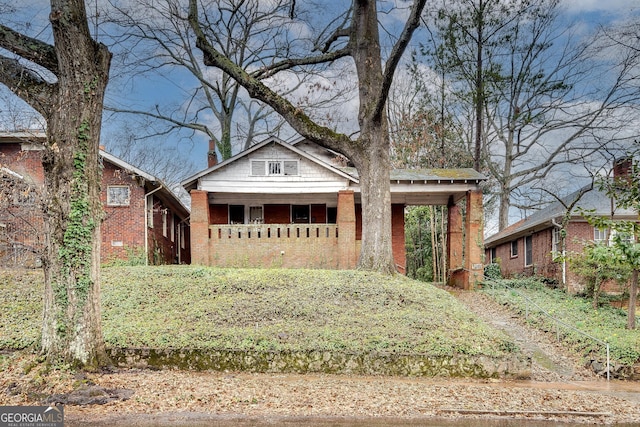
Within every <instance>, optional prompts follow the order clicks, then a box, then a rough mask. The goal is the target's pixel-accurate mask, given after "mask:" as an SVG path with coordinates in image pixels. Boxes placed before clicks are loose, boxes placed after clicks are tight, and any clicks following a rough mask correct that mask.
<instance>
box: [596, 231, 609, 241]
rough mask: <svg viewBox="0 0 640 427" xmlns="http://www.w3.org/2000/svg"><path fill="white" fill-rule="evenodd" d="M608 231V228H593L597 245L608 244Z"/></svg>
mask: <svg viewBox="0 0 640 427" xmlns="http://www.w3.org/2000/svg"><path fill="white" fill-rule="evenodd" d="M608 234H609V233H608V230H607V229H606V228H597V227H593V241H594V242H595V243H601V242H606V241H607V240H609V236H608Z"/></svg>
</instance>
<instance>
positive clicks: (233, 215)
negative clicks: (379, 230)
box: [183, 138, 485, 288]
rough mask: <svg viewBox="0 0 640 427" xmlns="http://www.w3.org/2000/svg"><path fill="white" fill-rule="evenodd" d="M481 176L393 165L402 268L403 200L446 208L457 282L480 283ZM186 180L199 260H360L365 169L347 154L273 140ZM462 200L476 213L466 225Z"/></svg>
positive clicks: (342, 263)
mask: <svg viewBox="0 0 640 427" xmlns="http://www.w3.org/2000/svg"><path fill="white" fill-rule="evenodd" d="M484 179H485V178H484V177H483V176H482V175H481V174H479V173H478V172H476V171H475V170H473V169H454V170H452V169H448V170H437V169H428V170H427V169H423V170H394V171H392V173H391V205H392V246H393V254H394V260H395V263H396V268H397V270H398V271H399V272H401V273H404V272H405V268H406V254H405V236H404V209H405V206H408V205H440V204H444V205H449V206H450V209H449V211H450V212H449V216H450V218H449V224H450V227H449V229H450V233H449V236H448V240H449V241H450V244H449V245H448V247H449V262H450V271H451V274H450V281H451V282H452V283H456V284H458V286H461V287H465V288H468V287H473V285H474V283H475V281H476V280H478V279H479V278H481V277H482V268H483V266H482V261H481V259H482V258H481V257H482V249H481V246H479V245H478V244H477V242H478V241H481V236H482V216H483V214H482V193H481V191H480V189H479V185H480V183H481V182H482V181H483V180H484ZM183 185H184V187H185V189H186V190H187V191H189V192H190V194H191V248H192V262H193V263H194V264H202V265H212V266H213V265H215V266H227V267H231V266H254V267H285V268H328V269H351V268H355V266H356V264H357V257H358V254H359V252H360V246H361V235H362V220H361V212H362V208H361V201H360V189H359V185H358V176H357V172H356V170H355V168H353V167H350V166H349V162H348V160H347V159H346V158H344V157H343V156H342V155H340V154H337V153H335V152H333V151H331V150H328V149H325V148H323V147H321V146H319V145H317V144H315V143H312V142H309V141H307V140H300V141H297V142H295V143H291V144H289V143H286V142H283V141H281V140H279V139H277V138H269V139H267V140H265V141H263V142H261V143H259V144H257V145H254V146H252V147H251V148H249V149H248V150H246V151H244V152H242V153H240V154H238V155H236V156H234V157H232V158H230V159H228V160H226V161H224V162H222V163H219V164H218V163H216V162H215V160H214V161H210V164H209V168H207V169H206V170H204V171H201V172H199V173H197V174H195V175H194V176H192V177H190V178H188V179H186V180H185V181H184V182H183ZM461 201H466V203H467V212H469V213H470V215H469V218H470V220H469V221H465V222H464V226H465V227H467V228H466V230H465V232H463V230H462V227H463V221H462V208H461V207H460V206H459V203H458V202H461ZM463 236H464V237H463ZM463 238H466V241H465V242H463ZM463 251H464V252H463Z"/></svg>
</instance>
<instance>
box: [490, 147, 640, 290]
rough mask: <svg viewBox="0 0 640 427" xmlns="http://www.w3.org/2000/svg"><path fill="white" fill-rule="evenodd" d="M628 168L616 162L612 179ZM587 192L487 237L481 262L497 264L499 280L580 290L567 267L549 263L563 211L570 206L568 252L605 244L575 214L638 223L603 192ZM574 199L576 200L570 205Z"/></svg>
mask: <svg viewBox="0 0 640 427" xmlns="http://www.w3.org/2000/svg"><path fill="white" fill-rule="evenodd" d="M630 167H631V163H630V160H628V159H623V160H622V161H619V162H617V163H616V165H615V166H614V177H620V176H623V174H625V173H628V170H629V168H630ZM590 187H591V186H588V187H585V188H584V189H582V190H578V191H576V192H574V193H572V194H570V195H568V196H567V197H565V198H563V199H562V201H556V202H554V203H551V204H550V205H549V206H547V207H546V208H544V209H541V210H539V211H537V212H536V213H534V214H533V215H531V216H529V217H527V218H525V219H523V220H520V221H518V222H516V223H515V224H512V225H511V226H509V227H507V228H505V229H504V230H502V231H500V232H498V233H496V234H494V235H492V236H490V237H488V238H486V239H485V241H484V247H485V260H486V262H488V263H490V262H499V264H500V268H501V271H502V275H503V276H504V277H513V276H517V275H524V276H530V275H539V276H543V277H547V278H549V279H552V280H554V281H557V283H559V284H564V285H565V288H566V289H567V290H568V291H569V292H574V293H575V292H580V291H582V290H583V285H582V283H581V280H580V279H579V277H577V276H576V275H575V274H573V273H572V271H571V268H570V266H569V263H567V262H566V261H564V262H563V261H557V262H556V261H554V255H556V254H558V253H560V251H561V250H562V246H561V234H560V231H561V230H560V227H559V224H561V222H562V217H563V216H564V215H565V213H566V207H565V206H571V205H573V209H572V211H571V215H570V218H569V222H568V224H567V227H566V237H565V244H566V252H567V253H572V252H581V251H582V248H583V246H584V244H585V243H586V242H601V241H609V239H610V236H608V235H607V231H606V230H600V229H598V228H595V227H593V226H591V225H589V224H588V223H587V221H586V220H585V218H584V217H582V216H581V215H580V213H579V211H580V210H581V209H582V210H592V211H593V212H594V214H595V215H600V216H605V217H608V218H612V219H614V220H616V219H618V220H637V219H638V213H637V212H634V211H632V210H629V209H623V208H621V207H618V206H616V204H615V201H614V200H613V199H611V198H610V197H609V196H607V195H606V194H605V193H604V192H602V191H600V190H598V189H595V188H594V189H590V190H589V188H590ZM587 190H588V191H587ZM585 191H586V192H585ZM576 199H578V201H577V202H576V203H575V204H574V201H575V200H576ZM498 260H499V261H498Z"/></svg>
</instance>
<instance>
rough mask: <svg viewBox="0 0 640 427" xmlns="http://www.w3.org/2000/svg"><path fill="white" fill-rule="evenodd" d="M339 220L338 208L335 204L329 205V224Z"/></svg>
mask: <svg viewBox="0 0 640 427" xmlns="http://www.w3.org/2000/svg"><path fill="white" fill-rule="evenodd" d="M337 222H338V208H337V207H333V206H328V207H327V224H335V223H337Z"/></svg>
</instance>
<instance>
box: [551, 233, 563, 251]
mask: <svg viewBox="0 0 640 427" xmlns="http://www.w3.org/2000/svg"><path fill="white" fill-rule="evenodd" d="M551 253H552V254H553V255H554V256H557V255H558V254H561V253H562V230H561V229H559V228H556V227H554V228H553V229H552V230H551Z"/></svg>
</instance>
